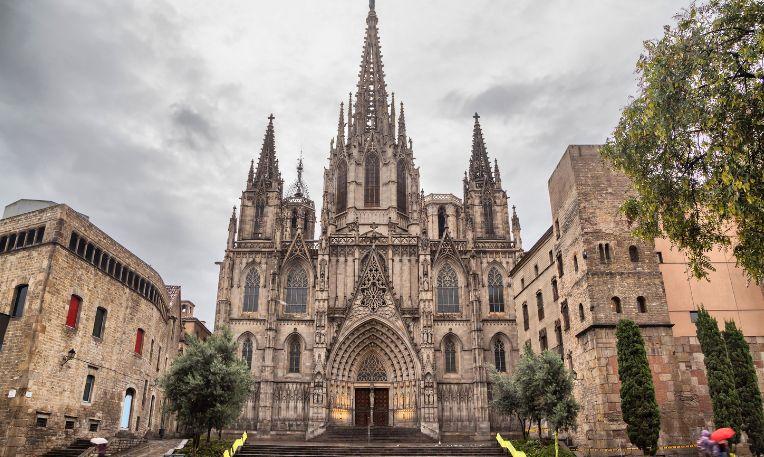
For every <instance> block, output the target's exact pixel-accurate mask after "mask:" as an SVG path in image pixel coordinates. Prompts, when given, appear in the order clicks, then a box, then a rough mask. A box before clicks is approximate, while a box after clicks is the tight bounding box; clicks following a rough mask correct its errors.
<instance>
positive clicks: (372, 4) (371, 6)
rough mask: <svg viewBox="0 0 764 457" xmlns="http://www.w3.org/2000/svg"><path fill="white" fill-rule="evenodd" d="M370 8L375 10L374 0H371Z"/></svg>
mask: <svg viewBox="0 0 764 457" xmlns="http://www.w3.org/2000/svg"><path fill="white" fill-rule="evenodd" d="M369 9H370V10H372V11H374V0H369Z"/></svg>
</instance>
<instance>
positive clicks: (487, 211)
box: [483, 198, 494, 236]
mask: <svg viewBox="0 0 764 457" xmlns="http://www.w3.org/2000/svg"><path fill="white" fill-rule="evenodd" d="M483 229H484V230H485V234H486V235H487V236H490V235H493V234H494V230H493V202H491V199H490V198H485V199H483Z"/></svg>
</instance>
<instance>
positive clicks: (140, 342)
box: [135, 328, 143, 354]
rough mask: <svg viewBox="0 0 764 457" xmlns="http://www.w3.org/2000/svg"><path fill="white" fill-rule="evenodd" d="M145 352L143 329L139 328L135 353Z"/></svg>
mask: <svg viewBox="0 0 764 457" xmlns="http://www.w3.org/2000/svg"><path fill="white" fill-rule="evenodd" d="M142 352H143V329H142V328H139V329H138V333H137V334H136V335H135V353H136V354H141V353H142Z"/></svg>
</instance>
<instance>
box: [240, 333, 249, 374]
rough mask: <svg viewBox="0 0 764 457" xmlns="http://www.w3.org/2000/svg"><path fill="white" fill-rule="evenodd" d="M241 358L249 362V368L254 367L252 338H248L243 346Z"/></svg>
mask: <svg viewBox="0 0 764 457" xmlns="http://www.w3.org/2000/svg"><path fill="white" fill-rule="evenodd" d="M241 358H242V360H244V361H245V362H246V363H247V366H248V367H249V369H250V370H251V369H252V340H251V339H250V338H247V339H246V340H244V344H242V346H241Z"/></svg>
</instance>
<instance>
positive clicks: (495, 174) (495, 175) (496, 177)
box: [493, 158, 501, 188]
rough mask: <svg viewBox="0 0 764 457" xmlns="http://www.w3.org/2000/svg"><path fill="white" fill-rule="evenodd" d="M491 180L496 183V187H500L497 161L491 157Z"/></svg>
mask: <svg viewBox="0 0 764 457" xmlns="http://www.w3.org/2000/svg"><path fill="white" fill-rule="evenodd" d="M493 181H494V182H495V183H496V187H498V188H501V175H500V174H499V161H498V160H496V159H495V158H494V159H493Z"/></svg>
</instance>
